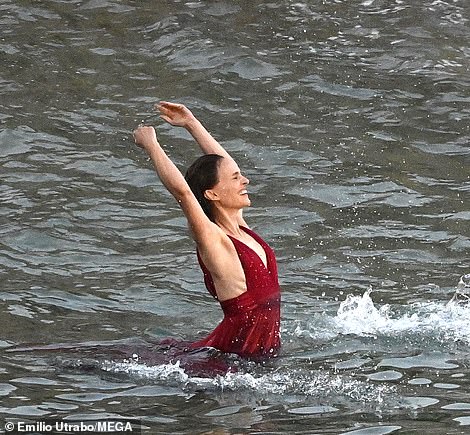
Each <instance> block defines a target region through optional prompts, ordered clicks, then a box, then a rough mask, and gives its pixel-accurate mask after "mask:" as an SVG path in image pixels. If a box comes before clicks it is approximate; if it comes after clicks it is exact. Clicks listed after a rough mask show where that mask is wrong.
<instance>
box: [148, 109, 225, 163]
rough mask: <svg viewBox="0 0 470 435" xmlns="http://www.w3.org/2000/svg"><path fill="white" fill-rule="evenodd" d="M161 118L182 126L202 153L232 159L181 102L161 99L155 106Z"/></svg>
mask: <svg viewBox="0 0 470 435" xmlns="http://www.w3.org/2000/svg"><path fill="white" fill-rule="evenodd" d="M155 107H156V108H157V109H158V110H159V112H160V116H161V118H162V119H164V120H165V121H166V122H168V123H169V124H171V125H175V126H178V127H184V128H185V129H186V130H187V131H188V132H189V133H190V134H191V136H192V137H193V138H194V139H195V140H196V142H197V143H198V145H199V146H200V148H201V150H202V152H203V153H204V154H218V155H219V156H222V157H226V158H230V159H232V156H230V154H229V153H228V152H227V151H226V150H225V149H224V147H222V145H220V143H219V142H217V141H216V140H215V139H214V138H213V137H212V135H211V134H210V133H209V132H208V131H207V130H206V128H205V127H204V126H203V125H202V123H201V122H200V121H199V120H198V119H197V118H196V117H195V116H194V115H193V114H192V112H191V111H190V110H189V109H188V108H187V107H186V106H184V105H183V104H175V103H169V102H167V101H161V102H160V103H159V104H157V105H156V106H155Z"/></svg>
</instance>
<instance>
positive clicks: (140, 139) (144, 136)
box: [133, 125, 158, 154]
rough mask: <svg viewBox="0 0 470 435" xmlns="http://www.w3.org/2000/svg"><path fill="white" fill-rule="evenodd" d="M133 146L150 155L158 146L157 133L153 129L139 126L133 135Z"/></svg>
mask: <svg viewBox="0 0 470 435" xmlns="http://www.w3.org/2000/svg"><path fill="white" fill-rule="evenodd" d="M133 136H134V142H135V144H136V145H137V146H138V147H140V148H142V149H144V150H145V151H146V152H147V154H150V152H151V151H152V149H154V148H155V147H156V146H158V140H157V133H156V132H155V129H154V128H153V127H149V126H145V125H139V126H138V127H137V128H136V129H135V130H134V133H133Z"/></svg>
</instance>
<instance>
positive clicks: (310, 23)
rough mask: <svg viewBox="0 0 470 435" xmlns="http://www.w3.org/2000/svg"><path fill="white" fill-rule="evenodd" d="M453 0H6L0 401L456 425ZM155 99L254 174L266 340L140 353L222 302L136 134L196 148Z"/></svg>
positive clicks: (202, 424) (465, 237)
mask: <svg viewBox="0 0 470 435" xmlns="http://www.w3.org/2000/svg"><path fill="white" fill-rule="evenodd" d="M469 19H470V9H469V6H468V4H467V2H466V1H464V0H448V1H434V0H423V1H421V2H407V1H402V0H395V1H382V0H366V1H359V0H358V1H341V0H335V1H333V0H331V1H330V0H323V1H311V2H293V1H280V2H266V1H253V2H249V3H248V2H242V1H232V2H224V1H219V2H209V1H194V2H183V1H164V0H161V1H158V2H135V1H129V0H127V1H107V0H90V1H67V2H65V1H52V0H51V1H44V2H37V1H26V0H24V1H23V0H22V1H19V0H18V1H8V0H4V1H2V2H1V3H0V35H1V36H0V60H1V66H0V122H1V129H0V149H1V153H0V165H1V171H0V180H1V182H0V198H1V208H0V274H1V278H2V285H1V288H0V289H1V290H0V313H1V324H2V334H1V336H0V347H1V348H2V351H1V352H2V358H1V360H0V396H1V402H0V415H1V419H2V424H3V421H9V420H11V421H17V420H21V419H29V420H38V419H43V418H68V419H76V420H77V419H85V418H89V419H98V418H104V417H137V418H139V419H140V420H141V421H142V424H143V425H144V426H145V427H146V428H147V429H146V433H188V434H193V433H201V434H202V433H221V434H222V433H224V434H225V433H227V434H229V433H234V434H235V433H273V434H274V433H306V434H307V433H308V434H312V433H322V434H323V433H331V434H340V433H354V434H374V435H376V434H388V433H424V432H425V431H427V432H429V433H433V434H454V433H456V434H457V433H467V432H468V431H469V430H470V429H469V427H468V426H469V425H470V395H469V394H470V387H469V380H470V372H469V369H468V367H469V357H468V355H469V352H470V340H469V337H470V330H469V325H470V306H469V304H468V292H469V289H468V276H467V277H465V275H466V274H468V273H469V272H470V267H469V264H470V261H469V259H470V255H469V249H470V225H469V221H470V212H469V209H468V204H469V190H470V175H469V174H470V172H469V169H468V168H469V160H470V159H469V156H470V148H469V137H470V130H469V125H470V123H469V119H470V112H469V109H468V103H469V101H470V100H469V95H470V93H469V87H470V79H469V77H470V76H469V74H468V72H469V63H470V49H469V48H468V47H469V46H470V44H469V42H470V37H469V31H468V29H469V27H468V26H469ZM160 99H164V100H171V101H180V102H183V103H185V104H187V105H188V106H189V107H190V108H191V109H192V110H193V111H194V112H195V113H196V115H197V116H198V117H199V118H200V119H201V120H203V121H204V123H205V124H206V125H207V127H208V128H209V129H210V130H211V131H212V132H213V134H214V135H215V136H216V137H217V138H219V139H220V140H221V141H222V143H223V144H224V145H225V146H226V147H227V148H228V149H229V151H230V152H232V154H233V155H234V156H235V157H236V158H237V160H238V161H239V163H240V166H241V167H242V168H243V169H244V171H245V173H246V174H247V176H248V177H249V178H250V180H251V189H250V190H251V192H252V194H251V198H252V203H253V207H252V208H251V209H250V210H248V211H247V213H246V217H247V220H248V221H249V223H250V224H251V226H252V227H253V228H254V229H255V230H257V232H259V233H260V234H261V235H262V236H263V237H264V238H265V239H266V240H267V241H269V243H270V244H271V245H272V246H273V247H274V249H275V250H276V253H277V256H278V261H279V269H280V278H281V282H282V287H283V312H282V321H283V323H282V338H283V344H284V347H283V352H282V355H281V356H280V357H279V358H277V359H276V360H275V361H271V362H269V363H266V364H255V363H248V362H244V361H240V360H237V359H236V358H235V359H234V360H231V361H230V363H231V364H233V365H234V367H236V370H235V371H231V372H229V373H228V374H225V375H224V374H220V373H214V374H213V375H212V376H201V375H200V374H198V373H193V372H190V371H188V370H186V369H185V368H184V367H183V366H182V365H181V363H180V362H178V361H177V360H174V361H171V362H168V361H167V362H158V361H155V360H152V359H148V358H146V357H145V355H144V354H145V353H146V352H147V353H148V346H150V347H151V343H152V342H153V341H155V340H158V339H160V338H164V337H172V338H176V339H187V340H191V339H194V338H196V337H200V336H202V335H204V334H205V333H207V332H208V331H210V330H211V329H212V328H213V327H214V326H215V325H216V324H217V322H218V321H219V320H220V309H219V308H218V307H217V305H216V304H215V303H214V302H213V301H212V300H211V299H210V297H209V296H208V294H207V292H206V290H205V289H204V288H203V284H202V277H201V273H200V271H199V270H198V267H197V263H196V259H195V254H194V246H193V245H192V243H191V241H190V239H189V238H188V234H187V230H186V227H185V222H184V219H182V217H181V213H180V211H179V209H178V207H177V206H176V205H175V204H174V202H173V200H172V198H171V197H170V196H169V195H168V194H167V193H166V192H165V190H164V189H163V188H162V186H161V185H160V183H159V182H157V181H156V178H155V175H154V173H153V171H152V168H151V165H150V163H149V162H148V161H147V160H146V158H145V156H144V155H143V153H142V152H141V151H140V150H138V149H136V148H135V147H134V146H133V144H132V141H131V139H130V132H131V131H132V129H133V128H134V127H135V126H136V125H137V124H138V123H140V122H141V121H144V122H146V123H153V124H155V125H157V131H158V134H159V137H160V139H161V142H162V143H164V144H165V147H166V149H167V150H168V152H169V154H170V155H171V156H172V158H173V159H174V161H175V162H176V163H177V164H178V165H179V166H180V167H181V168H184V167H186V166H187V165H188V163H189V162H191V161H192V160H193V159H194V158H195V157H196V156H197V155H198V152H197V149H196V147H195V146H194V144H193V143H192V142H191V140H190V139H189V137H188V136H187V135H186V134H185V133H184V132H182V131H181V130H178V129H175V128H172V127H170V126H168V125H164V124H163V123H162V122H160V121H159V120H158V118H157V116H156V115H155V114H154V112H153V110H152V106H153V103H154V102H156V101H158V100H160ZM461 277H462V278H461ZM466 283H467V284H466ZM129 346H131V347H132V346H133V349H134V350H133V351H132V352H131V353H130V354H128V355H122V354H120V353H119V352H118V349H122V348H130V347H129ZM139 346H141V347H140V350H139ZM21 348H22V349H23V351H20V350H21ZM24 348H28V349H29V351H24ZM2 427H3V426H2Z"/></svg>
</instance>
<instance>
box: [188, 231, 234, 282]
mask: <svg viewBox="0 0 470 435" xmlns="http://www.w3.org/2000/svg"><path fill="white" fill-rule="evenodd" d="M214 226H215V228H214V229H213V231H214V232H213V233H212V234H210V236H209V237H206V238H203V239H200V240H196V243H197V247H198V251H199V254H200V255H201V257H202V260H203V261H204V264H205V265H206V266H207V267H208V269H209V270H210V271H211V273H213V274H218V273H219V272H223V271H224V270H225V272H227V269H226V268H227V266H228V265H229V264H233V262H234V260H235V258H236V257H237V252H236V250H235V247H234V245H233V242H232V241H231V240H230V238H229V237H228V236H227V234H225V233H224V232H223V231H222V230H221V229H220V228H219V227H218V226H217V225H215V224H214Z"/></svg>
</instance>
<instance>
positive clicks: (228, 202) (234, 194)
mask: <svg viewBox="0 0 470 435" xmlns="http://www.w3.org/2000/svg"><path fill="white" fill-rule="evenodd" d="M217 175H218V180H219V181H218V182H217V184H216V185H215V186H214V187H213V188H212V189H210V190H211V191H212V192H213V194H215V195H216V197H214V198H213V199H215V200H218V201H220V203H219V204H220V205H221V206H222V207H228V208H237V209H241V208H243V207H249V206H250V204H251V201H250V198H249V197H248V191H247V185H248V184H249V182H250V181H249V180H248V178H246V177H245V176H243V175H242V174H241V172H240V168H239V167H238V165H237V163H236V162H235V161H234V160H232V159H229V158H224V159H222V160H221V161H220V164H219V168H218V171H217Z"/></svg>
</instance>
